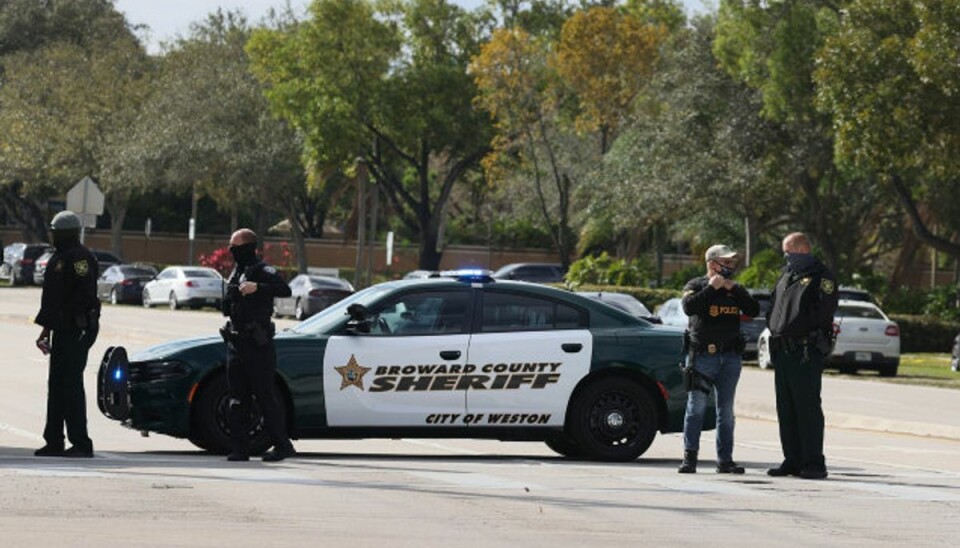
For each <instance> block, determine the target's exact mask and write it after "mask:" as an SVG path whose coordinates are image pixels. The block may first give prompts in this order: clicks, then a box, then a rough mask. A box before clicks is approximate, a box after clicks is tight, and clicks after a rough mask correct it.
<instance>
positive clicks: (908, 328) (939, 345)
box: [890, 314, 960, 352]
mask: <svg viewBox="0 0 960 548" xmlns="http://www.w3.org/2000/svg"><path fill="white" fill-rule="evenodd" d="M890 319H891V320H893V321H895V322H897V324H898V325H899V326H900V351H901V352H950V349H951V348H953V339H954V338H955V337H956V336H957V333H958V332H960V322H957V321H945V320H941V319H938V318H934V317H931V316H913V315H905V314H891V315H890Z"/></svg>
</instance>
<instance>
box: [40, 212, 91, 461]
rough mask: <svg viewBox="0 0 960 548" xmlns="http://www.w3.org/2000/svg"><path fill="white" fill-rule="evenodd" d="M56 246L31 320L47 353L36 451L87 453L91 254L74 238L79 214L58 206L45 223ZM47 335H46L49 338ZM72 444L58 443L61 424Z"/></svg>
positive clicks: (70, 454)
mask: <svg viewBox="0 0 960 548" xmlns="http://www.w3.org/2000/svg"><path fill="white" fill-rule="evenodd" d="M50 232H51V234H52V236H53V245H54V247H55V248H56V251H55V252H54V254H53V256H51V257H50V261H49V262H48V263H47V270H46V273H45V274H44V277H43V293H42V295H41V297H40V312H38V313H37V318H36V323H37V324H38V325H40V326H42V327H43V330H42V331H41V332H40V337H39V338H37V347H38V348H40V350H41V351H43V353H44V354H47V353H49V354H50V372H49V376H48V380H47V424H46V427H45V428H44V430H43V439H44V440H45V441H46V445H44V446H43V447H41V448H40V449H37V450H36V452H35V453H34V454H35V455H37V456H38V457H86V458H89V457H93V442H92V441H91V440H90V437H89V436H88V435H87V405H86V397H85V395H84V391H83V370H84V368H85V367H86V366H87V354H88V353H89V351H90V347H91V346H93V343H94V341H96V340H97V333H98V331H99V326H100V300H99V299H97V275H98V270H99V269H98V265H97V259H96V257H95V256H94V255H93V253H91V252H90V250H88V249H87V248H86V247H84V246H83V245H82V244H81V243H80V218H79V217H77V215H76V214H74V213H73V212H71V211H61V212H60V213H57V215H56V216H55V217H54V218H53V221H52V222H51V223H50ZM51 339H52V340H51ZM64 424H66V428H67V438H69V440H70V443H71V445H72V447H70V448H69V449H64V443H63V428H64Z"/></svg>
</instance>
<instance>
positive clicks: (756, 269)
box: [737, 249, 784, 289]
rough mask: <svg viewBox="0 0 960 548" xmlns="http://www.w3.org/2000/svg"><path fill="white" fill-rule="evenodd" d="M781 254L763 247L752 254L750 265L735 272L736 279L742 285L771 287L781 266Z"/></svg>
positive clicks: (774, 283)
mask: <svg viewBox="0 0 960 548" xmlns="http://www.w3.org/2000/svg"><path fill="white" fill-rule="evenodd" d="M783 264H784V263H783V254H782V253H778V252H777V251H776V250H774V249H764V250H763V251H761V252H760V253H757V254H756V255H754V256H753V258H752V260H751V261H750V266H748V267H746V268H744V269H743V270H741V271H740V273H739V274H737V281H738V282H740V284H742V285H743V286H744V287H750V288H757V289H759V288H773V286H775V285H776V284H777V278H779V277H780V272H781V269H782V268H783Z"/></svg>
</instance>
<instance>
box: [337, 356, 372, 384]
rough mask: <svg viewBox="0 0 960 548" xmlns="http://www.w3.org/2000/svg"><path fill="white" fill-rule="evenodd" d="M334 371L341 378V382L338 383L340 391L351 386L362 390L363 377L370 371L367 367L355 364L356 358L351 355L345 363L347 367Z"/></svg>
mask: <svg viewBox="0 0 960 548" xmlns="http://www.w3.org/2000/svg"><path fill="white" fill-rule="evenodd" d="M334 369H336V371H337V373H340V376H341V377H343V381H342V382H341V383H340V390H343V389H344V388H346V387H348V386H351V385H353V386H356V387H357V388H359V389H360V390H363V376H364V375H365V374H366V373H367V371H370V368H369V367H363V366H362V365H360V364H359V363H357V358H356V356H354V355H353V354H351V355H350V361H348V362H347V365H343V366H340V367H334Z"/></svg>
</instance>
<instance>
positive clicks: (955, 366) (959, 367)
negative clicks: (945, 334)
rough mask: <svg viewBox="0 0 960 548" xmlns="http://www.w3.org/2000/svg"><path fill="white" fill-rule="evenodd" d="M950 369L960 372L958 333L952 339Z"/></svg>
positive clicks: (959, 336) (959, 334)
mask: <svg viewBox="0 0 960 548" xmlns="http://www.w3.org/2000/svg"><path fill="white" fill-rule="evenodd" d="M950 370H951V371H953V372H955V373H956V372H960V333H958V334H957V336H956V337H955V338H954V339H953V352H951V353H950Z"/></svg>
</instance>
